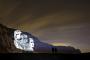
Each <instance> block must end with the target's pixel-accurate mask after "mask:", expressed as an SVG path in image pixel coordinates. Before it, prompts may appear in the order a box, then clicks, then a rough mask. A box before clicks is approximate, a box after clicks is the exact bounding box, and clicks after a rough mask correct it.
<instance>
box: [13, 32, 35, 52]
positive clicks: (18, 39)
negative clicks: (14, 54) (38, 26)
mask: <svg viewBox="0 0 90 60" xmlns="http://www.w3.org/2000/svg"><path fill="white" fill-rule="evenodd" d="M14 39H15V40H14V44H15V46H16V48H18V49H22V50H25V51H34V40H33V38H29V36H28V35H26V34H24V33H23V32H21V31H20V30H15V31H14Z"/></svg>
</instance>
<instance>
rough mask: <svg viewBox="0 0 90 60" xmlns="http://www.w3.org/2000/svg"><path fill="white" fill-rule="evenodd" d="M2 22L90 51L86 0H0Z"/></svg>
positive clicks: (89, 10) (89, 16)
mask: <svg viewBox="0 0 90 60" xmlns="http://www.w3.org/2000/svg"><path fill="white" fill-rule="evenodd" d="M0 23H2V24H4V25H6V26H8V27H12V28H17V29H21V30H23V31H26V32H30V33H31V34H33V35H34V36H36V37H38V38H39V39H40V41H43V42H46V43H49V44H53V45H56V46H58V45H66V46H68V45H69V46H73V47H75V48H79V49H80V50H81V51H82V52H90V2H89V1H87V0H0Z"/></svg>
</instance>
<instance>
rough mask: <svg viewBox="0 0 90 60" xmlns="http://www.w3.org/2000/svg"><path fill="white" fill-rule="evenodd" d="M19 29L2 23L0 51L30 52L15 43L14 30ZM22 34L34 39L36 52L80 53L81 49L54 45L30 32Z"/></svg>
mask: <svg viewBox="0 0 90 60" xmlns="http://www.w3.org/2000/svg"><path fill="white" fill-rule="evenodd" d="M15 30H17V29H13V28H8V27H6V26H4V25H2V24H0V53H29V51H23V50H20V49H17V48H16V47H15V45H14V31H15ZM22 34H26V35H28V36H29V37H30V38H33V39H34V52H35V53H80V50H79V49H75V48H73V47H70V46H68V47H66V46H52V45H50V44H47V43H44V42H41V41H40V40H39V39H38V38H37V37H35V36H33V35H32V34H30V33H28V32H23V31H22Z"/></svg>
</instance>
